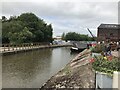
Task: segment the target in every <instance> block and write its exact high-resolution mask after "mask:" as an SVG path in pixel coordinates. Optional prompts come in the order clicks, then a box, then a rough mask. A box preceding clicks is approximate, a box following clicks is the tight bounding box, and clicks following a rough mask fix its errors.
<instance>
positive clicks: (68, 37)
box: [65, 32, 93, 41]
mask: <svg viewBox="0 0 120 90" xmlns="http://www.w3.org/2000/svg"><path fill="white" fill-rule="evenodd" d="M65 40H66V41H67V40H72V41H93V39H92V37H89V36H88V35H84V34H79V33H76V32H68V33H67V34H66V35H65Z"/></svg>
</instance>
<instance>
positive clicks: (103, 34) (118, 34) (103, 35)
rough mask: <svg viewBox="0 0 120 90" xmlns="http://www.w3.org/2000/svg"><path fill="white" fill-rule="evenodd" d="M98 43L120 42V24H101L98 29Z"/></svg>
mask: <svg viewBox="0 0 120 90" xmlns="http://www.w3.org/2000/svg"><path fill="white" fill-rule="evenodd" d="M97 41H98V42H101V41H105V42H106V41H110V42H119V41H120V24H101V25H100V26H99V27H98V32H97Z"/></svg>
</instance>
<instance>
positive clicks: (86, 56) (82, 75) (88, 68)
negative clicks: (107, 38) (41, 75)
mask: <svg viewBox="0 0 120 90" xmlns="http://www.w3.org/2000/svg"><path fill="white" fill-rule="evenodd" d="M90 59H91V53H90V51H89V50H84V51H83V52H82V53H80V54H78V55H77V56H76V57H75V58H74V59H73V60H72V61H71V62H70V63H68V64H67V65H66V67H65V68H64V69H62V70H60V71H59V72H58V73H57V74H56V75H55V76H53V77H51V78H50V79H49V80H48V81H47V82H46V83H45V84H44V85H43V86H42V87H41V89H40V90H45V89H50V88H52V89H55V90H56V89H58V88H65V89H67V88H69V89H70V88H71V89H73V88H76V89H77V88H95V72H94V71H93V70H92V65H91V64H90V63H89V62H90Z"/></svg>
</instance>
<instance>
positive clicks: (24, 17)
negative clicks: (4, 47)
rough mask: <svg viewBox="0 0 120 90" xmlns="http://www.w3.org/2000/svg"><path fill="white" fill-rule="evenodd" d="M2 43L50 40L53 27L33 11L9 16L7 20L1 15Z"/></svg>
mask: <svg viewBox="0 0 120 90" xmlns="http://www.w3.org/2000/svg"><path fill="white" fill-rule="evenodd" d="M3 20H4V22H2V27H3V29H2V31H3V36H2V41H3V43H9V42H10V43H24V42H32V43H33V42H51V41H52V34H53V32H52V31H53V28H52V25H51V24H47V23H46V22H45V21H44V20H43V19H40V18H38V17H37V16H36V15H35V14H33V13H23V14H21V15H20V16H11V17H10V18H9V19H8V20H6V19H5V16H3Z"/></svg>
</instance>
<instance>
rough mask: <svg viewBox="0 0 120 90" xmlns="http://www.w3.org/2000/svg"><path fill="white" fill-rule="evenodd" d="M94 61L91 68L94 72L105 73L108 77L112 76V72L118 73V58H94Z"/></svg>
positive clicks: (119, 69) (119, 61)
mask: <svg viewBox="0 0 120 90" xmlns="http://www.w3.org/2000/svg"><path fill="white" fill-rule="evenodd" d="M94 59H95V61H94V62H93V63H92V67H93V69H95V70H96V71H99V72H103V73H107V74H108V75H113V72H114V71H120V60H119V59H118V58H115V57H112V56H108V57H103V56H94Z"/></svg>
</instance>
